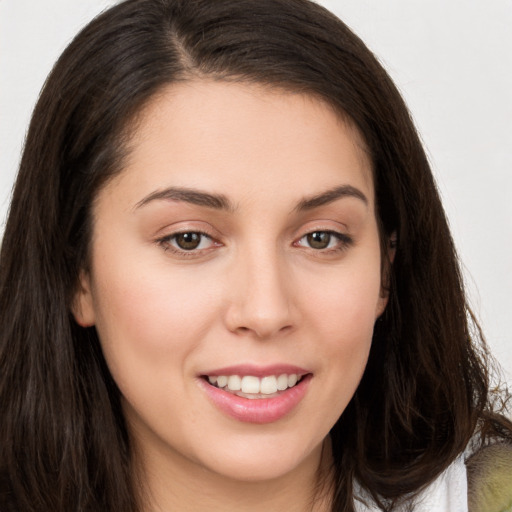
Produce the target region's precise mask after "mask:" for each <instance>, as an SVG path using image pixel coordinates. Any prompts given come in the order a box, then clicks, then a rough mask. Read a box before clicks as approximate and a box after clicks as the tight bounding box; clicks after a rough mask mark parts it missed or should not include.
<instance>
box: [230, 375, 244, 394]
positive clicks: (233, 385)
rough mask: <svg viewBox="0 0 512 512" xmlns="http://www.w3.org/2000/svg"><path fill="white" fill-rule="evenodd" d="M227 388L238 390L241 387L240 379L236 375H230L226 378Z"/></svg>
mask: <svg viewBox="0 0 512 512" xmlns="http://www.w3.org/2000/svg"><path fill="white" fill-rule="evenodd" d="M228 389H230V390H231V391H240V389H242V379H241V378H240V377H239V376H238V375H231V376H230V377H229V379H228Z"/></svg>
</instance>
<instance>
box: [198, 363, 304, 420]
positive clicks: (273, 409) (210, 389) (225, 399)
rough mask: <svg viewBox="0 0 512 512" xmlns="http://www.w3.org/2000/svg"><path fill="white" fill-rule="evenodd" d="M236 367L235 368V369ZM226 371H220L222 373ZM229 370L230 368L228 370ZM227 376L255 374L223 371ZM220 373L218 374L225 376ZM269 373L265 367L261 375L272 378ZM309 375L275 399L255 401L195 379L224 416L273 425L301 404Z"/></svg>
mask: <svg viewBox="0 0 512 512" xmlns="http://www.w3.org/2000/svg"><path fill="white" fill-rule="evenodd" d="M238 368H239V367H238ZM225 370H226V368H224V369H223V370H222V371H223V372H224V371H225ZM230 370H231V369H230ZM226 373H227V375H240V374H242V375H254V376H260V374H257V375H255V373H256V372H254V371H253V372H252V373H251V372H249V373H246V372H240V371H235V372H231V371H230V372H226ZM226 373H222V375H226ZM276 373H277V374H279V373H300V374H301V375H304V372H298V371H293V372H287V371H280V372H276ZM276 373H274V372H273V371H271V372H269V371H268V368H267V369H265V372H264V373H263V375H276ZM209 375H221V373H217V372H215V373H214V374H209ZM312 377H313V376H312V374H310V373H309V374H307V375H305V376H304V377H303V378H302V380H301V381H300V382H299V383H298V384H297V385H295V386H294V387H293V388H288V389H287V390H285V391H281V392H280V393H279V395H278V396H274V397H270V398H257V399H249V398H243V397H240V396H237V395H234V394H233V393H229V392H228V391H224V390H223V389H219V388H217V387H215V386H212V385H211V384H209V383H208V381H207V379H205V378H201V379H199V383H200V386H201V387H202V389H203V390H204V391H205V393H206V395H207V396H208V398H209V399H210V400H211V401H212V402H213V403H214V405H215V406H216V407H218V408H219V409H220V410H221V411H222V412H223V413H224V414H227V415H228V416H230V417H231V418H234V419H236V420H238V421H242V422H245V423H257V424H264V423H273V422H275V421H278V420H280V419H282V418H284V417H285V416H287V415H288V414H290V413H291V412H292V411H293V410H294V409H295V408H296V407H297V406H298V405H299V403H300V402H301V401H302V399H303V398H304V396H305V395H306V392H307V389H308V387H309V383H310V381H311V379H312Z"/></svg>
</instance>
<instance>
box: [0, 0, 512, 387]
mask: <svg viewBox="0 0 512 512" xmlns="http://www.w3.org/2000/svg"><path fill="white" fill-rule="evenodd" d="M212 1H214V0H212ZM233 1H236V0H233ZM113 3H115V2H114V1H112V0H0V235H1V233H2V232H3V226H4V223H5V216H6V212H7V209H8V203H9V195H10V191H11V187H12V184H13V182H14V178H15V174H16V168H17V165H18V160H19V155H20V151H21V148H22V145H23V139H24V135H25V131H26V128H27V125H28V122H29V118H30V113H31V110H32V108H33V106H34V104H35V101H36V99H37V96H38V93H39V90H40V88H41V86H42V84H43V82H44V79H45V77H46V75H47V74H48V72H49V70H50V69H51V66H52V64H53V63H54V61H55V60H56V59H57V57H58V55H59V54H60V53H61V51H62V50H63V49H64V47H65V46H66V44H67V43H68V42H69V41H70V40H71V38H72V37H73V35H74V34H75V33H76V32H77V31H78V30H79V29H80V28H81V27H82V26H83V25H84V24H85V23H87V21H89V20H90V19H91V18H92V17H93V16H94V15H96V14H97V13H98V12H100V11H101V10H102V9H104V8H106V7H107V6H109V5H112V4H113ZM319 3H321V4H323V5H325V6H326V7H327V8H329V9H330V10H331V11H333V12H335V13H336V14H337V15H338V16H339V17H340V18H341V19H343V20H344V21H345V22H346V23H347V24H348V25H349V26H350V27H351V28H352V29H353V30H354V31H355V32H356V33H357V34H358V35H359V36H361V37H362V39H363V40H364V41H365V42H366V43H367V44H368V46H369V47H370V48H371V49H372V50H373V52H374V53H375V54H376V55H377V57H378V58H379V59H380V61H381V62H382V63H383V64H384V66H385V67H386V68H387V70H388V71H389V72H390V74H391V76H392V77H393V78H394V80H395V82H396V83H397V85H398V87H399V88H400V90H401V91H402V93H403V94H404V96H405V98H406V101H407V102H408V104H409V107H410V109H411V111H412V114H413V117H414V119H415V121H416V124H417V127H418V129H419V131H420V133H421V136H422V138H423V140H424V142H425V145H426V148H427V151H428V154H429V157H430V160H431V163H432V166H433V168H434V170H435V173H436V177H437V180H438V184H439V188H440V191H441V194H442V197H443V200H444V204H445V208H446V210H447V213H448V217H449V220H450V224H451V226H452V230H453V234H454V238H455V241H456V244H457V247H458V249H459V253H460V256H461V259H462V261H463V265H464V272H465V278H466V284H467V287H468V290H469V292H470V297H471V304H472V307H473V309H474V311H475V313H476V314H477V316H478V317H479V319H480V321H481V323H482V325H483V327H484V331H485V333H486V336H487V339H488V342H489V345H490V346H491V349H492V351H493V352H494V354H495V356H496V357H497V359H498V361H499V362H500V363H501V365H502V367H503V368H504V371H505V372H506V375H507V380H509V381H510V382H512V334H511V333H510V331H509V323H510V319H511V317H512V313H511V309H512V308H511V306H512V299H511V295H512V31H511V28H510V27H512V1H511V0H492V1H490V2H484V1H483V0H429V1H428V2H426V1H425V0H323V1H320V2H319Z"/></svg>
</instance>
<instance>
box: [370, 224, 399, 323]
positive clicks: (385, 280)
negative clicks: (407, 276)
mask: <svg viewBox="0 0 512 512" xmlns="http://www.w3.org/2000/svg"><path fill="white" fill-rule="evenodd" d="M396 246H397V234H396V231H393V233H391V236H390V237H389V238H388V240H387V259H386V261H385V262H384V264H383V266H382V273H383V275H382V279H381V281H382V282H381V287H380V297H379V302H378V304H377V311H376V315H375V318H376V319H377V318H379V317H380V316H381V315H382V313H384V310H385V309H386V306H387V304H388V300H389V289H390V285H391V272H392V271H393V269H392V267H393V262H394V260H395V254H396Z"/></svg>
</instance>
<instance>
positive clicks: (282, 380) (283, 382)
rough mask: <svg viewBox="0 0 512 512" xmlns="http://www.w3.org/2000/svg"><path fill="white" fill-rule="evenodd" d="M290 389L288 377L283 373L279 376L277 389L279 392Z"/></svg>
mask: <svg viewBox="0 0 512 512" xmlns="http://www.w3.org/2000/svg"><path fill="white" fill-rule="evenodd" d="M287 387H288V375H286V373H283V374H282V375H279V377H278V378H277V389H278V390H279V391H284V390H285V389H286V388H287Z"/></svg>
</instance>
